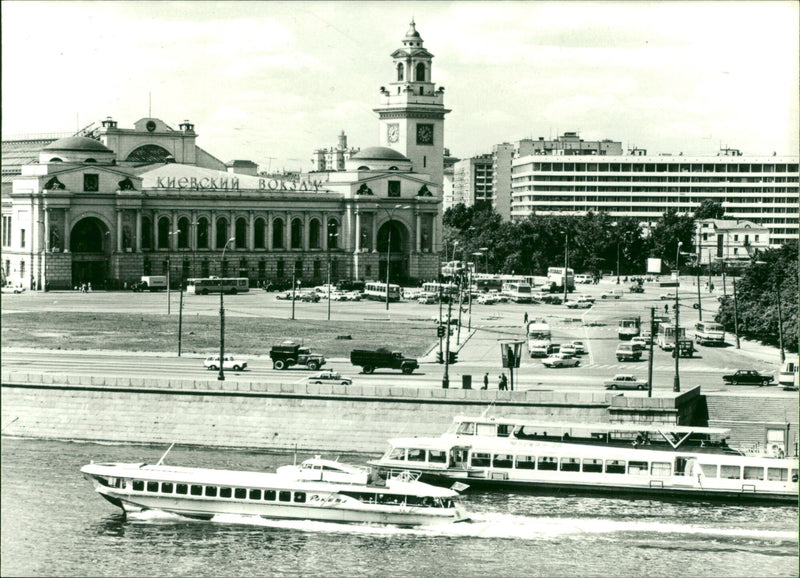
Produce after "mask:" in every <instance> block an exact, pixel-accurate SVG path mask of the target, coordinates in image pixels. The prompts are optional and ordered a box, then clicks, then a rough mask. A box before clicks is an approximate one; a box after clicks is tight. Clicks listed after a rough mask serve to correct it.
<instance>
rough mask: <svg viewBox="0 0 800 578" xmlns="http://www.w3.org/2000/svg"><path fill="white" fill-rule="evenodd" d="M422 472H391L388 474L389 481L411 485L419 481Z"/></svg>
mask: <svg viewBox="0 0 800 578" xmlns="http://www.w3.org/2000/svg"><path fill="white" fill-rule="evenodd" d="M419 476H420V472H410V471H408V470H391V471H389V472H387V475H386V479H387V480H397V481H398V482H405V483H411V482H416V481H417V480H418V479H419Z"/></svg>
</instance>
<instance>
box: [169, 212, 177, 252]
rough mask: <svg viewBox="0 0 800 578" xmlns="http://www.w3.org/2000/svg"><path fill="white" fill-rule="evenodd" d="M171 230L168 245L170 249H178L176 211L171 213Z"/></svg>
mask: <svg viewBox="0 0 800 578" xmlns="http://www.w3.org/2000/svg"><path fill="white" fill-rule="evenodd" d="M169 232H170V233H172V234H171V235H170V236H169V243H168V244H167V246H168V247H169V250H170V251H176V250H177V249H178V219H176V218H175V211H170V213H169Z"/></svg>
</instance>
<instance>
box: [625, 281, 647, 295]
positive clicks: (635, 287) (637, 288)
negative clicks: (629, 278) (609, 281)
mask: <svg viewBox="0 0 800 578" xmlns="http://www.w3.org/2000/svg"><path fill="white" fill-rule="evenodd" d="M628 291H630V292H631V293H644V287H642V286H641V285H639V284H638V283H634V284H633V285H631V286H630V287H628Z"/></svg>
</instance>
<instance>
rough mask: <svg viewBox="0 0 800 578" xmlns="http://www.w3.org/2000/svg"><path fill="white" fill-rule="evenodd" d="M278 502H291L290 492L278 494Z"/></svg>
mask: <svg viewBox="0 0 800 578" xmlns="http://www.w3.org/2000/svg"><path fill="white" fill-rule="evenodd" d="M278 501H281V502H291V501H292V492H288V491H285V490H284V491H281V492H280V493H279V494H278Z"/></svg>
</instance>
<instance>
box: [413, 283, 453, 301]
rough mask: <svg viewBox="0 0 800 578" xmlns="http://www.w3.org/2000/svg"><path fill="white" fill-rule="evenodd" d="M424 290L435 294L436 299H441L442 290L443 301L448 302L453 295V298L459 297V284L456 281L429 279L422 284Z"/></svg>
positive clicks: (429, 293)
mask: <svg viewBox="0 0 800 578" xmlns="http://www.w3.org/2000/svg"><path fill="white" fill-rule="evenodd" d="M422 291H423V293H426V294H428V295H435V296H436V299H439V295H440V293H439V292H440V291H441V296H442V302H443V303H447V300H448V299H450V298H451V297H452V298H453V299H456V298H458V285H456V284H455V283H439V282H437V281H429V282H427V283H423V284H422Z"/></svg>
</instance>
